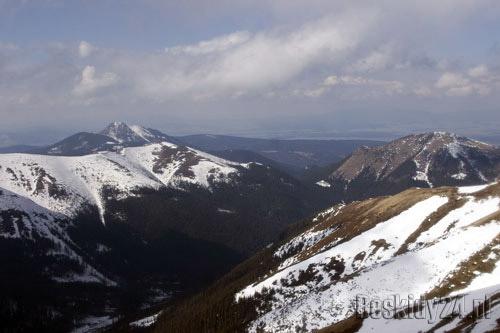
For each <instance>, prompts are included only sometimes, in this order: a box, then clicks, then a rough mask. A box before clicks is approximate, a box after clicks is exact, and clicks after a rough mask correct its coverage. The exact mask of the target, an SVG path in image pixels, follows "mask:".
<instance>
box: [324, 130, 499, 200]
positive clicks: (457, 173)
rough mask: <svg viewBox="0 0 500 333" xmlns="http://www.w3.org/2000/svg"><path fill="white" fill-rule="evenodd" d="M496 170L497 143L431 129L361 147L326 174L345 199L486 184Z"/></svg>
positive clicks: (495, 173) (496, 173)
mask: <svg viewBox="0 0 500 333" xmlns="http://www.w3.org/2000/svg"><path fill="white" fill-rule="evenodd" d="M499 171H500V149H499V148H498V147H495V146H492V145H489V144H486V143H482V142H479V141H475V140H471V139H468V138H464V137H458V136H456V135H454V134H450V133H443V132H433V133H425V134H417V135H409V136H406V137H403V138H401V139H398V140H395V141H392V142H390V143H388V144H386V145H383V146H379V147H373V148H368V147H362V148H360V149H358V150H356V151H355V152H354V153H353V154H352V155H351V156H350V157H349V158H347V159H346V160H345V161H344V162H343V163H342V164H341V165H340V166H339V167H338V168H337V169H336V170H335V171H334V172H333V173H332V174H331V175H330V176H329V178H328V180H327V181H328V182H329V183H330V184H331V185H333V188H334V190H335V191H336V192H338V193H339V195H342V196H343V197H344V198H345V199H359V198H366V197H370V196H373V195H384V194H392V193H397V192H398V191H401V190H404V189H406V188H409V187H412V186H417V187H435V186H445V185H472V184H479V183H486V182H488V181H492V180H493V179H495V177H497V175H498V174H499Z"/></svg>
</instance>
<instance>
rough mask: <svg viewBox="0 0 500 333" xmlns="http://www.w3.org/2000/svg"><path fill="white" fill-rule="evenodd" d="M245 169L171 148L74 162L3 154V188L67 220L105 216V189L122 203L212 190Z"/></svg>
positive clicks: (0, 164)
mask: <svg viewBox="0 0 500 333" xmlns="http://www.w3.org/2000/svg"><path fill="white" fill-rule="evenodd" d="M245 167H246V165H241V164H237V163H232V162H229V161H225V160H222V159H220V158H217V157H214V156H211V155H208V154H204V153H201V152H199V151H196V150H194V149H190V148H187V147H180V146H176V145H174V144H170V143H157V144H150V145H146V146H142V147H130V148H123V149H121V150H120V151H119V152H100V153H97V154H90V155H85V156H75V157H68V156H45V155H33V154H1V155H0V187H2V188H4V189H7V190H9V191H11V192H13V193H16V194H18V195H20V196H24V197H27V198H30V199H31V200H33V201H34V202H35V203H37V204H38V205H40V206H42V207H45V208H47V209H49V210H51V211H54V212H59V213H62V214H66V215H68V216H74V215H75V214H76V213H78V211H80V210H81V209H82V208H84V207H85V206H86V205H93V206H97V207H98V208H99V210H100V212H101V215H102V216H103V215H104V209H105V198H103V190H104V189H105V188H111V189H113V190H114V191H115V192H117V193H118V197H119V198H120V197H127V196H133V195H135V194H134V191H135V190H138V189H140V188H153V189H158V188H160V187H162V186H166V187H175V188H180V189H183V188H186V187H187V186H189V185H195V186H199V187H204V188H207V189H210V187H211V186H212V185H213V184H216V183H217V182H221V181H230V180H231V179H232V178H233V177H235V176H237V174H238V172H239V171H238V170H242V169H245Z"/></svg>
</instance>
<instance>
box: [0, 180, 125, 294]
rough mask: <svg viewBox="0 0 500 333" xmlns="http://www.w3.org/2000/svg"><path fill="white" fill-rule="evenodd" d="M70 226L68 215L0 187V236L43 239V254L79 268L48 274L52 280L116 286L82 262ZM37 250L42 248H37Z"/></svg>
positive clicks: (32, 240)
mask: <svg viewBox="0 0 500 333" xmlns="http://www.w3.org/2000/svg"><path fill="white" fill-rule="evenodd" d="M70 225H71V222H70V219H69V218H68V217H66V216H64V215H62V214H60V213H55V212H52V211H50V210H48V209H46V208H43V207H41V206H39V205H37V204H35V203H34V202H33V201H31V200H29V199H27V198H23V197H20V196H18V195H16V194H14V193H12V192H10V191H7V190H5V189H2V188H0V238H14V239H19V240H23V241H28V242H29V241H31V242H40V240H41V239H43V240H44V242H42V243H43V246H46V247H47V249H46V250H47V251H46V253H45V255H46V256H50V257H53V258H54V260H59V259H60V258H65V260H70V261H72V262H73V263H76V264H77V265H78V266H79V267H80V268H81V269H79V270H76V271H67V272H66V273H64V274H63V275H61V274H58V275H51V278H52V279H53V280H55V281H58V282H94V283H102V284H106V285H109V286H114V285H116V283H115V282H114V281H111V280H110V279H108V278H106V277H105V276H104V275H103V274H101V273H100V272H98V271H97V270H96V269H95V268H94V267H92V266H91V265H89V264H88V263H86V262H85V260H84V259H83V258H82V256H81V255H79V254H78V253H77V252H78V250H79V249H78V246H77V245H76V244H75V243H74V242H73V241H72V240H71V238H70V237H69V236H68V234H67V232H66V229H67V227H68V226H70ZM37 250H38V251H41V250H42V249H41V248H37ZM31 255H33V254H31ZM69 267H72V268H73V267H74V265H69ZM47 270H48V268H47ZM47 273H48V272H47Z"/></svg>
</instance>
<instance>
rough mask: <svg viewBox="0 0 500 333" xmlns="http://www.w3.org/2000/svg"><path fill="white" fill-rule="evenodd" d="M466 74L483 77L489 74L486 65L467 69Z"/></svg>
mask: <svg viewBox="0 0 500 333" xmlns="http://www.w3.org/2000/svg"><path fill="white" fill-rule="evenodd" d="M468 74H469V75H470V76H472V77H476V78H477V77H484V76H487V75H488V74H489V71H488V67H486V65H479V66H476V67H473V68H471V69H469V71H468Z"/></svg>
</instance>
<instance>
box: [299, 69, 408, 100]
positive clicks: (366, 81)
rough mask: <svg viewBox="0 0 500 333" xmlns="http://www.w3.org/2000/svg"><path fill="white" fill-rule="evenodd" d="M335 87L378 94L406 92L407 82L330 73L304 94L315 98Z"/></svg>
mask: <svg viewBox="0 0 500 333" xmlns="http://www.w3.org/2000/svg"><path fill="white" fill-rule="evenodd" d="M333 87H338V88H349V87H358V88H359V87H361V88H364V89H366V91H367V92H368V93H369V95H372V96H376V95H378V93H379V92H382V93H383V94H386V95H394V94H401V93H403V92H404V87H405V84H404V83H403V82H401V81H397V80H380V79H374V78H368V77H363V76H351V75H342V76H337V75H330V76H328V77H327V78H326V79H325V80H323V83H322V84H321V85H320V86H319V87H317V88H315V89H310V90H304V91H303V95H304V96H307V97H314V98H316V97H320V96H321V95H323V94H324V93H326V92H327V91H329V90H330V89H332V88H333Z"/></svg>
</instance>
